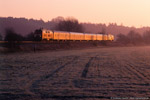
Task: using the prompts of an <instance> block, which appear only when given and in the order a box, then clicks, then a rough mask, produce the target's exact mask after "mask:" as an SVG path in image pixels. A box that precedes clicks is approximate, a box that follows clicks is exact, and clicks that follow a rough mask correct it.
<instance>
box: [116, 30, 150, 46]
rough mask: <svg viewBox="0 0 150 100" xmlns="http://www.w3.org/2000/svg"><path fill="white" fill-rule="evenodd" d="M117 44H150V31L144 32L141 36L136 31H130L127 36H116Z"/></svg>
mask: <svg viewBox="0 0 150 100" xmlns="http://www.w3.org/2000/svg"><path fill="white" fill-rule="evenodd" d="M116 41H117V42H119V43H121V44H133V45H138V44H150V30H148V31H145V32H144V33H143V34H142V35H141V34H139V33H138V32H136V31H133V30H131V31H130V32H129V33H128V34H127V35H124V34H121V33H120V34H118V35H117V40H116Z"/></svg>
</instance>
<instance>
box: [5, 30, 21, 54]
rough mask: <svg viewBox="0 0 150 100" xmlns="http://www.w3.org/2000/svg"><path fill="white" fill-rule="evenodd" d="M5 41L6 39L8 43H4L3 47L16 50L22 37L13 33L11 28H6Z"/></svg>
mask: <svg viewBox="0 0 150 100" xmlns="http://www.w3.org/2000/svg"><path fill="white" fill-rule="evenodd" d="M4 40H5V41H8V43H5V45H4V46H5V47H7V48H9V50H11V51H13V50H17V49H19V48H20V47H19V44H20V41H23V40H24V37H23V36H21V35H19V34H17V33H15V32H14V30H13V29H6V35H5V39H4Z"/></svg>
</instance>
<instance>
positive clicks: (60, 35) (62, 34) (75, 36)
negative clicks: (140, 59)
mask: <svg viewBox="0 0 150 100" xmlns="http://www.w3.org/2000/svg"><path fill="white" fill-rule="evenodd" d="M36 36H38V37H40V39H41V40H46V41H50V40H57V41H113V40H114V35H112V34H94V33H78V32H66V31H52V30H47V29H41V31H40V32H37V33H36Z"/></svg>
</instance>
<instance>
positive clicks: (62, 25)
mask: <svg viewBox="0 0 150 100" xmlns="http://www.w3.org/2000/svg"><path fill="white" fill-rule="evenodd" d="M55 29H56V30H59V31H68V32H83V27H82V25H81V24H79V22H78V20H77V19H74V18H67V19H66V20H63V21H60V22H59V23H58V24H57V25H56V27H55Z"/></svg>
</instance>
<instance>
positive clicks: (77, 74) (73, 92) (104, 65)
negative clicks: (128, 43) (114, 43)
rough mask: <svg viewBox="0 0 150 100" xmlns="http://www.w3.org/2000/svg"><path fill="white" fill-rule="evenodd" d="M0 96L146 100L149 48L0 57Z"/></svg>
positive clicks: (149, 91) (149, 82)
mask: <svg viewBox="0 0 150 100" xmlns="http://www.w3.org/2000/svg"><path fill="white" fill-rule="evenodd" d="M0 98H1V100H3V99H4V100H5V99H19V100H33V99H36V100H43V99H44V100H49V99H50V100H51V99H52V100H59V99H60V100H61V99H65V100H66V99H67V100H75V99H82V100H85V99H89V100H91V99H92V100H93V99H94V100H96V99H120V100H121V99H150V47H149V46H145V47H105V48H91V49H80V50H64V51H63V50H62V51H51V52H50V51H42V52H36V53H31V52H30V53H12V54H0Z"/></svg>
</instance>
